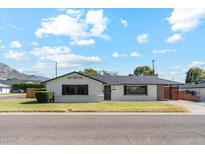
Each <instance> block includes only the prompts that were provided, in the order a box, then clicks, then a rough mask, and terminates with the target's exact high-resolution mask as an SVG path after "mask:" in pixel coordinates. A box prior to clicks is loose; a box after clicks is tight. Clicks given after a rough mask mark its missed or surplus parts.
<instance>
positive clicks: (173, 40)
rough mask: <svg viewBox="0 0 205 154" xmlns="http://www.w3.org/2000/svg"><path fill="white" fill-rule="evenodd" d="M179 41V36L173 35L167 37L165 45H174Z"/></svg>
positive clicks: (180, 37)
mask: <svg viewBox="0 0 205 154" xmlns="http://www.w3.org/2000/svg"><path fill="white" fill-rule="evenodd" d="M181 39H182V36H181V34H174V35H172V36H170V37H168V38H167V40H166V42H167V43H176V42H178V41H179V40H181Z"/></svg>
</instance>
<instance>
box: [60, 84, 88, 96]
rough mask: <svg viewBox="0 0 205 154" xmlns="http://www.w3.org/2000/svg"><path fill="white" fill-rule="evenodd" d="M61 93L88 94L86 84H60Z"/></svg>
mask: <svg viewBox="0 0 205 154" xmlns="http://www.w3.org/2000/svg"><path fill="white" fill-rule="evenodd" d="M62 95H88V85H62Z"/></svg>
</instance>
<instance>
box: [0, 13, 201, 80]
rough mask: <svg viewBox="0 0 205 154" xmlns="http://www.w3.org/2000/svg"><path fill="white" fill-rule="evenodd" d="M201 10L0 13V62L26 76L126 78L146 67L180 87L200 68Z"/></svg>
mask: <svg viewBox="0 0 205 154" xmlns="http://www.w3.org/2000/svg"><path fill="white" fill-rule="evenodd" d="M204 19H205V10H204V9H0V57H1V58H0V61H1V62H3V63H6V64H8V65H10V66H11V67H14V68H15V69H17V70H19V71H21V72H25V73H28V74H37V75H43V76H47V77H52V76H53V75H54V64H55V61H57V62H58V64H59V75H61V74H64V73H67V72H70V71H73V70H82V69H84V68H90V67H91V68H96V69H98V70H108V71H116V72H118V73H119V74H122V75H127V74H129V73H133V70H134V68H135V67H136V66H140V65H149V66H151V64H152V59H154V60H155V66H156V71H157V73H158V74H159V76H160V77H162V78H166V79H172V80H176V81H182V82H183V81H184V77H185V72H186V71H187V69H189V68H190V67H193V66H198V67H202V68H204V66H205V56H204V51H205V46H204V40H205V39H204V37H205V26H204Z"/></svg>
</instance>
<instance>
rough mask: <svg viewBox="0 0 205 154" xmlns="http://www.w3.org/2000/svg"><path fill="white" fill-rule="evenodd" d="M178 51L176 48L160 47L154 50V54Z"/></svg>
mask: <svg viewBox="0 0 205 154" xmlns="http://www.w3.org/2000/svg"><path fill="white" fill-rule="evenodd" d="M173 52H176V49H159V50H152V53H154V54H165V53H173Z"/></svg>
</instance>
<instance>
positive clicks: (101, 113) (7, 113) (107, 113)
mask: <svg viewBox="0 0 205 154" xmlns="http://www.w3.org/2000/svg"><path fill="white" fill-rule="evenodd" d="M1 115H68V116H69V115H205V113H193V112H188V113H187V112H186V113H185V112H172V113H155V112H152V113H144V112H137V113H136V112H72V113H71V112H2V113H0V116H1Z"/></svg>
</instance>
